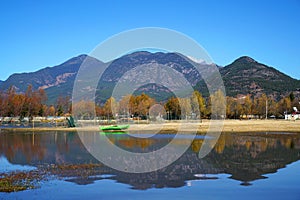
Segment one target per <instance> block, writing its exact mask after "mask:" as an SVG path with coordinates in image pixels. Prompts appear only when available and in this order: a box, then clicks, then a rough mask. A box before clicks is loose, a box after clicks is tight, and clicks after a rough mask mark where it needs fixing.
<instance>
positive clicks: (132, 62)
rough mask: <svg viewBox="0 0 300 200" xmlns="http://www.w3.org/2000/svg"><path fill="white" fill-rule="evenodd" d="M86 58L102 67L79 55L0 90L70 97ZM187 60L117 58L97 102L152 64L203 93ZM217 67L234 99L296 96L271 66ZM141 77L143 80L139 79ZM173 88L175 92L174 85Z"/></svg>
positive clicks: (18, 76) (296, 85) (299, 84)
mask: <svg viewBox="0 0 300 200" xmlns="http://www.w3.org/2000/svg"><path fill="white" fill-rule="evenodd" d="M86 58H91V60H92V61H93V64H95V66H96V65H98V64H102V62H101V61H99V60H97V59H96V58H93V57H90V56H88V55H85V54H81V55H78V56H76V57H73V58H71V59H68V60H67V61H65V62H63V63H62V64H60V65H56V66H53V67H45V68H42V69H40V70H37V71H35V72H27V73H15V74H12V75H11V76H9V78H8V79H7V80H5V81H0V90H2V91H5V90H7V89H8V88H9V87H10V86H14V87H15V88H16V90H17V92H25V91H26V88H27V86H28V85H29V84H31V85H32V86H33V89H38V88H43V89H45V91H46V93H47V95H48V98H49V102H50V103H54V101H55V99H57V97H58V96H66V95H68V96H71V95H72V88H73V84H74V81H75V78H76V76H77V73H78V70H79V68H80V66H81V64H82V63H83V61H84V60H85V59H86ZM188 59H189V58H188V57H185V58H183V57H182V56H179V55H178V54H176V53H162V52H156V53H150V52H147V51H139V52H134V53H131V54H127V55H124V56H122V57H119V58H117V59H115V60H113V61H112V62H111V64H110V66H109V68H108V69H106V71H105V72H104V74H103V77H102V79H101V81H102V82H101V83H102V84H103V83H104V87H102V88H101V89H102V90H103V91H105V92H103V94H105V95H104V97H102V99H101V100H102V101H104V100H105V99H106V98H108V97H109V95H110V93H109V92H107V91H109V90H111V89H113V87H114V86H115V84H116V82H117V81H118V80H119V78H120V77H121V76H122V75H124V74H125V73H126V72H127V71H129V70H132V69H134V68H135V67H136V66H141V65H145V66H151V64H153V63H156V64H159V65H164V66H168V67H170V68H172V69H174V70H176V71H178V72H179V73H182V74H183V75H184V77H185V78H186V79H187V80H188V81H189V82H190V83H191V85H192V86H193V87H195V88H196V89H198V90H200V92H203V93H204V94H205V90H207V88H206V85H205V84H204V81H203V79H202V77H201V76H200V75H199V73H198V72H197V70H195V69H194V68H193V65H192V64H191V63H193V61H192V60H188ZM203 65H204V66H206V67H207V66H208V65H205V64H203ZM217 67H218V69H219V71H220V74H221V76H222V78H223V81H224V85H225V88H226V93H227V95H228V96H236V95H238V94H244V95H246V94H251V95H253V96H256V95H260V94H261V93H263V92H264V93H266V94H267V95H270V96H274V97H275V98H277V97H281V96H284V95H287V94H288V93H289V92H295V94H296V95H299V94H300V80H297V79H294V78H292V77H290V76H288V75H286V74H284V73H282V72H280V71H279V70H277V69H275V68H273V67H270V66H267V65H265V64H262V63H260V62H257V61H256V60H255V59H253V58H251V57H249V56H241V57H239V58H237V59H236V60H234V61H233V62H232V63H230V64H229V65H226V66H224V67H220V66H218V65H217ZM143 78H145V77H141V78H140V79H143ZM152 87H153V86H152ZM149 88H151V87H149ZM149 88H148V89H147V88H146V89H145V88H143V89H141V91H146V92H147V91H148V92H149V91H150V90H151V89H149ZM174 88H175V89H176V86H175V85H174ZM159 91H162V90H161V88H158V89H157V92H155V91H154V92H152V93H153V95H154V97H155V95H158V96H160V97H159V98H164V95H169V94H170V95H171V93H170V92H167V91H165V92H166V93H163V94H158V93H159ZM98 92H99V91H98ZM150 93H151V92H150ZM167 93H169V94H167ZM98 96H99V95H98ZM160 100H163V99H160Z"/></svg>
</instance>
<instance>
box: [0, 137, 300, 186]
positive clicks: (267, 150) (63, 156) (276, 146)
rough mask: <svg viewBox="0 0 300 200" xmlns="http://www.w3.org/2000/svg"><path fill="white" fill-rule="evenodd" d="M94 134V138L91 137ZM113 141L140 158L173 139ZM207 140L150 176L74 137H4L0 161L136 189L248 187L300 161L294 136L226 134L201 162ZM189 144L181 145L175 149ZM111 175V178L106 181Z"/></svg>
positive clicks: (298, 140)
mask: <svg viewBox="0 0 300 200" xmlns="http://www.w3.org/2000/svg"><path fill="white" fill-rule="evenodd" d="M93 134H99V133H90V135H91V137H93ZM108 137H109V139H110V141H111V142H113V143H114V144H116V145H118V146H119V147H121V148H123V149H126V150H131V151H135V152H149V151H153V150H155V149H158V148H161V147H163V146H164V145H166V144H167V143H168V142H169V141H170V140H171V139H172V136H171V135H169V136H168V135H167V136H164V137H157V136H154V137H152V138H133V137H130V136H127V135H110V136H108ZM202 141H203V140H202V139H199V138H198V139H196V140H194V141H193V143H192V144H191V147H190V149H189V150H188V151H187V152H186V153H185V154H184V155H183V156H182V157H181V158H179V159H178V160H177V161H176V162H174V163H172V164H171V165H170V166H168V167H166V168H163V169H160V170H158V171H155V172H151V173H143V174H134V173H126V172H120V171H117V170H114V169H111V168H109V167H107V166H104V165H103V164H101V163H99V161H97V160H96V159H95V158H94V157H92V156H91V155H90V154H89V152H88V151H87V150H86V149H85V147H84V145H83V144H82V143H81V140H80V139H79V137H78V135H77V133H74V132H41V133H31V132H30V133H27V132H26V133H14V132H1V134H0V156H4V157H6V158H7V160H8V161H9V162H10V163H12V164H18V165H20V164H21V165H32V166H36V167H38V168H39V169H43V170H48V171H49V172H50V173H52V174H55V175H58V176H59V177H63V178H64V179H65V180H66V181H71V182H75V183H77V184H90V183H93V182H94V181H96V180H101V179H112V180H115V181H117V182H120V183H125V184H128V185H130V186H131V188H133V189H139V190H145V189H148V188H164V187H172V188H174V187H182V186H184V185H186V183H187V182H189V181H190V180H214V179H217V178H218V174H221V173H222V174H224V173H225V174H230V178H231V179H234V180H238V181H240V182H241V183H240V184H241V185H244V186H249V185H252V184H254V183H253V182H254V181H255V180H258V179H263V178H267V177H266V174H269V173H276V172H277V170H278V169H280V168H284V167H285V166H286V165H287V164H290V163H292V162H295V161H297V160H299V158H300V135H299V134H289V133H251V134H250V133H249V134H245V133H237V134H235V133H226V134H225V133H224V134H222V135H221V137H220V138H219V140H218V143H217V144H216V146H215V147H214V149H213V150H212V151H211V153H210V154H209V155H208V156H206V157H205V158H203V159H199V158H198V157H197V155H198V152H199V150H200V148H201V145H202ZM184 142H186V141H185V140H184V138H183V139H180V140H178V141H176V145H181V144H183V143H184ZM107 175H109V176H107Z"/></svg>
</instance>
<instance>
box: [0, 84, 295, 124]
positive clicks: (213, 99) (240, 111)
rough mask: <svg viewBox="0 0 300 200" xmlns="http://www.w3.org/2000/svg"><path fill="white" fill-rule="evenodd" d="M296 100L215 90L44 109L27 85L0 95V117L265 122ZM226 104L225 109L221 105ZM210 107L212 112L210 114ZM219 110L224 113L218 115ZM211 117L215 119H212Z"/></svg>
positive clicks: (40, 96) (66, 102) (64, 102)
mask: <svg viewBox="0 0 300 200" xmlns="http://www.w3.org/2000/svg"><path fill="white" fill-rule="evenodd" d="M299 101H300V99H299V98H296V97H295V96H294V94H293V93H290V95H288V96H286V97H283V98H281V99H279V100H275V99H274V98H272V97H271V96H267V95H266V94H261V95H260V96H257V97H253V96H251V95H246V96H245V95H243V96H241V95H240V96H237V97H228V96H227V97H225V96H224V94H223V93H222V92H221V91H220V90H219V91H217V92H215V93H214V94H211V95H210V97H208V98H204V97H203V96H202V94H201V93H200V92H198V91H194V92H193V94H192V95H191V96H190V97H185V98H177V97H171V98H169V99H168V100H167V101H164V102H157V101H156V100H155V99H154V98H151V97H150V96H149V95H147V94H144V93H143V94H140V95H127V96H124V97H123V98H122V99H121V100H119V101H117V100H116V99H114V98H113V97H110V98H109V99H107V101H106V102H105V103H104V104H97V103H95V102H93V101H85V100H82V101H79V102H76V103H74V105H73V106H72V105H71V99H70V97H62V96H60V97H58V99H57V101H56V103H55V104H54V105H47V104H46V102H47V95H46V92H45V91H44V90H43V89H38V90H33V88H32V86H31V85H29V86H28V88H27V90H26V92H25V93H17V92H16V89H15V88H14V87H10V88H9V89H8V90H7V91H5V92H0V116H1V117H20V118H24V117H33V116H64V115H70V113H72V109H74V111H75V112H76V116H79V117H81V118H87V119H89V118H91V117H93V116H95V115H96V116H98V117H102V118H106V119H113V118H116V117H124V118H125V117H127V118H128V117H130V118H135V117H136V118H139V119H149V118H151V117H160V118H161V119H167V120H178V119H199V118H200V119H210V118H228V119H240V118H265V117H266V115H267V116H268V117H270V116H272V117H276V118H278V117H282V116H284V114H285V113H286V112H287V113H291V112H293V107H298V108H299ZM225 104H226V105H225ZM212 105H214V109H215V110H214V111H213V112H212ZM222 110H226V112H225V113H222ZM213 115H215V116H213Z"/></svg>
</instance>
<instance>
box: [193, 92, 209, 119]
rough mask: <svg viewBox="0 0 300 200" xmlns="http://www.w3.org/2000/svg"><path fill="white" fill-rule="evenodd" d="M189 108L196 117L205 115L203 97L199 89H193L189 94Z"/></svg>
mask: <svg viewBox="0 0 300 200" xmlns="http://www.w3.org/2000/svg"><path fill="white" fill-rule="evenodd" d="M191 109H192V112H193V113H195V114H196V115H197V117H198V118H201V116H204V115H206V105H205V99H204V98H203V97H202V95H201V93H200V92H199V91H194V92H193V94H192V96H191Z"/></svg>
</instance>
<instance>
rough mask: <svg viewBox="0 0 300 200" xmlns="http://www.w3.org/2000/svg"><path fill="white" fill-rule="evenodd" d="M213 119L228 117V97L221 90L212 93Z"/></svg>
mask: <svg viewBox="0 0 300 200" xmlns="http://www.w3.org/2000/svg"><path fill="white" fill-rule="evenodd" d="M210 100H211V112H212V115H211V117H212V119H219V118H224V117H226V98H225V95H224V93H223V92H222V91H221V90H218V91H216V92H215V93H214V94H212V95H210Z"/></svg>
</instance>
